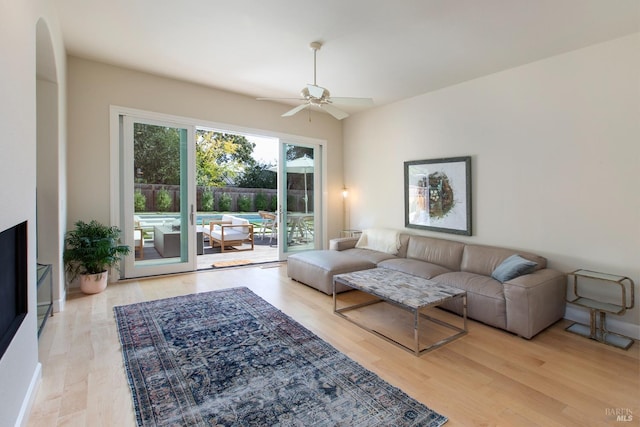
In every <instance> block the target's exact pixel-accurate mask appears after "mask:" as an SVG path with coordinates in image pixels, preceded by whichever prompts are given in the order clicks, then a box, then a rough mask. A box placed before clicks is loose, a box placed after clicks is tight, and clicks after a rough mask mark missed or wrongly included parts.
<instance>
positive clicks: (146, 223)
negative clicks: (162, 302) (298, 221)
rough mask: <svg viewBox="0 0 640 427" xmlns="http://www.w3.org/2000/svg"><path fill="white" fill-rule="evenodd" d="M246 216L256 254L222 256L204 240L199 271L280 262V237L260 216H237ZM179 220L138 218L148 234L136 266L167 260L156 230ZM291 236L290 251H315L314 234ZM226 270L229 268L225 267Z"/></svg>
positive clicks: (228, 250) (296, 231) (234, 252)
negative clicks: (159, 245)
mask: <svg viewBox="0 0 640 427" xmlns="http://www.w3.org/2000/svg"><path fill="white" fill-rule="evenodd" d="M234 215H243V216H245V217H247V218H248V219H250V222H251V224H252V225H253V234H254V249H253V250H237V249H234V248H233V247H228V248H226V249H225V251H224V252H221V250H220V248H219V247H215V248H214V247H212V246H211V243H210V242H209V241H208V240H207V239H204V241H203V248H202V252H203V253H202V254H200V255H198V256H197V265H198V267H197V268H198V270H203V269H209V268H221V267H220V266H214V263H216V264H218V263H222V264H227V265H229V266H230V265H233V264H234V262H236V261H237V262H240V261H243V263H245V264H256V263H268V262H275V261H277V260H278V239H277V236H276V235H274V236H271V229H270V228H267V227H265V225H266V224H265V223H264V221H263V220H262V219H261V218H260V217H259V215H257V214H254V213H247V214H234ZM215 218H216V215H215V214H214V215H212V214H207V215H202V216H199V217H198V223H199V224H203V223H206V222H207V221H208V220H209V219H215ZM176 219H177V216H171V215H153V214H144V215H138V216H136V222H137V223H138V226H139V228H140V229H142V230H144V236H145V238H144V248H143V254H142V257H141V256H140V255H141V254H139V253H138V252H136V262H145V261H153V260H158V259H164V258H165V257H163V256H162V255H160V253H159V252H158V250H157V248H156V244H155V242H154V238H155V236H154V231H153V230H154V226H156V225H160V224H164V223H166V222H168V221H174V220H176ZM312 229H313V227H312V225H311V227H307V228H305V230H312ZM290 236H291V237H292V240H291V241H290V242H289V244H288V249H289V251H292V252H293V251H300V250H309V249H313V238H312V233H310V232H309V234H306V235H305V234H303V233H302V231H301V230H300V229H299V228H298V229H296V228H290ZM225 266H226V265H225Z"/></svg>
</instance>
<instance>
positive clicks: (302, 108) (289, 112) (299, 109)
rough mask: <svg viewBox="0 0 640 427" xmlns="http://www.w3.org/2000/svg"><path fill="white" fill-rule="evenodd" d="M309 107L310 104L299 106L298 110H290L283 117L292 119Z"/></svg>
mask: <svg viewBox="0 0 640 427" xmlns="http://www.w3.org/2000/svg"><path fill="white" fill-rule="evenodd" d="M308 106H309V104H302V105H298V106H297V107H296V108H294V109H292V110H289V111H287V112H286V113H284V114H283V115H282V117H291V116H293V115H294V114H296V113H297V112H298V111H302V110H304V109H305V108H307V107H308Z"/></svg>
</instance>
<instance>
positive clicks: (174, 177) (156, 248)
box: [120, 116, 202, 278]
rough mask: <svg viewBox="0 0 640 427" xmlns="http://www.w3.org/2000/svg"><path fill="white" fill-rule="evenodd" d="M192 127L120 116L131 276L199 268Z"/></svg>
mask: <svg viewBox="0 0 640 427" xmlns="http://www.w3.org/2000/svg"><path fill="white" fill-rule="evenodd" d="M194 141H195V136H194V127H193V126H190V125H181V124H176V123H170V122H163V121H159V120H151V119H146V118H137V117H131V116H121V147H120V148H121V149H120V155H121V158H120V165H121V170H120V176H121V183H120V185H121V188H120V190H121V191H120V194H121V201H120V202H121V219H120V224H121V225H122V231H123V236H124V237H125V242H126V243H127V244H128V245H129V246H131V247H132V248H133V249H134V250H133V251H132V252H131V254H130V255H129V256H128V257H127V258H126V259H125V263H124V276H125V277H127V278H131V277H140V276H149V275H155V274H166V273H176V272H183V271H192V270H195V269H196V254H197V252H198V251H199V250H201V249H202V233H198V232H196V227H195V224H194V214H195V212H194V206H195V197H194V194H195V178H194V172H193V169H194V168H193V165H195V160H194V158H195V157H194V156H195V154H194V152H195V144H194Z"/></svg>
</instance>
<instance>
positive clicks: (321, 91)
mask: <svg viewBox="0 0 640 427" xmlns="http://www.w3.org/2000/svg"><path fill="white" fill-rule="evenodd" d="M309 47H310V48H311V50H313V84H308V85H307V86H306V87H304V88H303V89H302V90H301V91H300V98H257V99H258V100H260V101H264V100H282V99H297V100H300V101H304V103H303V104H301V105H298V106H297V107H295V108H293V109H292V110H289V111H287V112H286V113H284V114H283V115H282V117H290V116H293V115H294V114H296V113H298V112H300V111H302V110H304V109H305V108H310V107H311V106H316V107H319V108H322V109H323V110H325V111H326V112H327V113H329V114H331V115H332V116H333V117H335V118H336V119H338V120H342V119H344V118H346V117H349V114H347V113H345V112H344V111H342V110H341V109H339V108H337V107H336V106H334V105H333V104H341V105H356V106H362V107H368V106H371V105H373V99H371V98H348V97H346V98H345V97H335V96H333V97H332V96H331V94H330V93H329V91H328V90H327V89H325V88H323V87H321V86H318V85H317V84H316V54H317V52H318V51H319V50H320V48H321V47H322V43H320V42H313V43H311V44H310V45H309Z"/></svg>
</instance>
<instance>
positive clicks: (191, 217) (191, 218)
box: [189, 205, 194, 225]
mask: <svg viewBox="0 0 640 427" xmlns="http://www.w3.org/2000/svg"><path fill="white" fill-rule="evenodd" d="M193 216H194V214H193V205H191V213H190V214H189V220H190V221H191V225H193Z"/></svg>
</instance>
